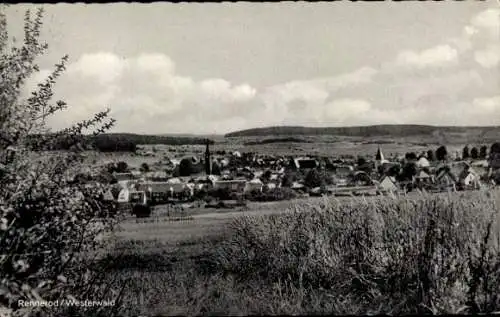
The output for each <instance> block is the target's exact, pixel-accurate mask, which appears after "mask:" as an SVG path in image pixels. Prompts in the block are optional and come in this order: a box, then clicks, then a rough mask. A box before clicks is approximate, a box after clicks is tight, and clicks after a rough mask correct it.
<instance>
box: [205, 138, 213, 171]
mask: <svg viewBox="0 0 500 317" xmlns="http://www.w3.org/2000/svg"><path fill="white" fill-rule="evenodd" d="M205 145H206V148H205V173H206V174H207V175H211V174H212V160H211V158H210V140H208V139H207V140H206V141H205Z"/></svg>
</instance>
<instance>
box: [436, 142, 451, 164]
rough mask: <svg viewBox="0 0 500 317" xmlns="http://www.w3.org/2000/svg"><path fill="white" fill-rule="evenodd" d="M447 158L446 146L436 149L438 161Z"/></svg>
mask: <svg viewBox="0 0 500 317" xmlns="http://www.w3.org/2000/svg"><path fill="white" fill-rule="evenodd" d="M447 156H448V150H447V149H446V146H444V145H441V146H440V147H438V148H437V150H436V158H437V159H438V161H444V160H446V159H447Z"/></svg>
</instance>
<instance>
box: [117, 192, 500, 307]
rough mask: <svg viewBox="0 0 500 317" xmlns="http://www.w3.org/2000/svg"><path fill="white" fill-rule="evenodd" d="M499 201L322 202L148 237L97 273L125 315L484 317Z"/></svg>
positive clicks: (499, 237) (131, 243)
mask: <svg viewBox="0 0 500 317" xmlns="http://www.w3.org/2000/svg"><path fill="white" fill-rule="evenodd" d="M499 202H500V195H499V193H498V192H497V193H495V192H471V193H463V194H454V195H432V196H430V195H424V194H422V195H420V196H416V197H399V198H398V197H379V198H372V199H366V200H364V199H357V200H354V199H351V200H341V201H340V200H336V199H334V198H329V199H318V200H314V201H312V200H311V201H310V202H306V203H296V204H294V206H293V210H292V212H290V213H286V214H282V215H266V216H258V217H245V216H242V217H238V218H235V219H234V220H233V221H232V222H231V223H230V224H229V225H227V224H226V223H223V222H217V223H216V224H212V225H213V227H212V230H209V229H208V228H205V229H207V232H208V231H210V232H212V234H211V235H208V236H207V235H205V234H202V231H203V230H200V229H191V230H193V231H196V232H197V233H198V235H184V236H183V237H186V236H191V237H192V238H190V239H186V238H183V239H181V238H177V239H171V238H162V237H161V235H160V232H159V231H160V229H159V228H158V229H155V228H153V227H148V232H150V233H152V234H151V235H149V236H148V237H149V239H145V238H146V235H138V234H136V235H134V234H127V235H124V236H121V237H120V238H119V239H118V240H117V241H116V242H115V244H114V245H112V246H110V249H111V251H110V252H109V254H108V256H109V257H110V258H112V259H114V261H115V263H119V265H118V264H117V265H115V266H112V267H111V268H110V269H109V272H108V273H107V274H108V277H109V278H110V279H116V282H115V283H116V285H117V286H122V285H126V288H125V293H124V307H125V308H126V310H127V311H128V314H129V315H130V316H132V315H139V314H147V315H155V314H162V315H167V314H168V315H175V314H180V315H194V314H215V315H248V314H271V315H274V314H323V313H333V314H417V313H419V314H441V313H458V314H460V313H491V312H496V311H499V310H500V296H499V294H500V288H499V287H500V230H499V229H500V218H499V217H498V203H499ZM156 231H158V232H156ZM153 233H154V234H153ZM164 234H165V235H175V233H174V234H173V233H168V232H164ZM177 234H178V235H182V233H181V232H177ZM152 237H154V238H152Z"/></svg>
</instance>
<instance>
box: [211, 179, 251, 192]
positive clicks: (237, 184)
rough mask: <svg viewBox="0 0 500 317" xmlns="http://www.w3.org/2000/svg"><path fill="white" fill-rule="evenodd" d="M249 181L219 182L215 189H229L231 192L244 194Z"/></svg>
mask: <svg viewBox="0 0 500 317" xmlns="http://www.w3.org/2000/svg"><path fill="white" fill-rule="evenodd" d="M246 183H247V181H246V180H244V179H233V180H217V181H215V182H214V189H216V190H217V189H227V190H229V191H231V192H243V191H244V190H245V186H246Z"/></svg>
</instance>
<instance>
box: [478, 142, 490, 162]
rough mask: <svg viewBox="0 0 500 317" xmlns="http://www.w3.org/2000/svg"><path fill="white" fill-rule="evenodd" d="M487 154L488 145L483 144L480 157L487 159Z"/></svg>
mask: <svg viewBox="0 0 500 317" xmlns="http://www.w3.org/2000/svg"><path fill="white" fill-rule="evenodd" d="M487 156H488V147H487V146H486V145H483V146H481V148H480V149H479V158H481V159H483V160H484V159H486V157H487Z"/></svg>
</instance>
